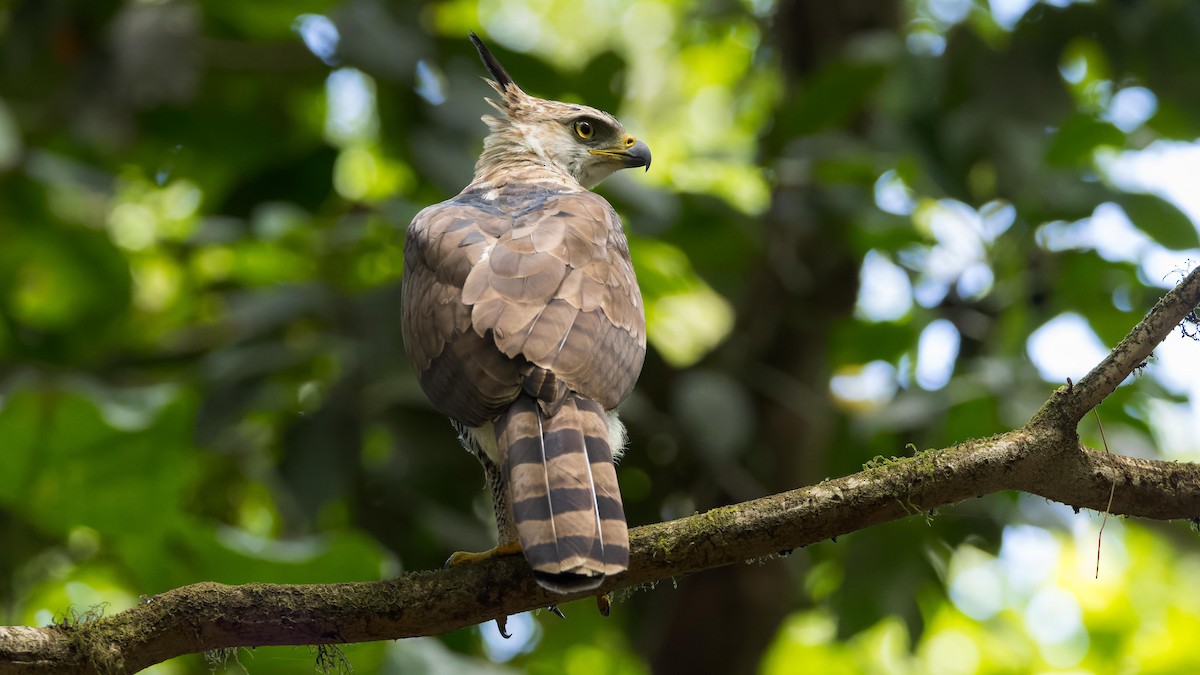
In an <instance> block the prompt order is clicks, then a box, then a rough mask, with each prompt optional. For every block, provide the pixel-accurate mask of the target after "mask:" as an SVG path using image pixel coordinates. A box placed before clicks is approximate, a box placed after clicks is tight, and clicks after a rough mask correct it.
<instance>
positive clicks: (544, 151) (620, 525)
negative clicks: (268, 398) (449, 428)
mask: <svg viewBox="0 0 1200 675" xmlns="http://www.w3.org/2000/svg"><path fill="white" fill-rule="evenodd" d="M470 37H471V41H472V42H473V43H474V45H475V47H476V49H477V50H478V51H479V55H480V57H481V58H482V59H483V63H484V65H485V66H486V67H487V69H488V71H490V73H491V75H492V77H493V78H494V80H487V82H488V84H490V85H491V87H492V88H493V89H495V91H496V93H497V94H498V95H499V96H498V97H497V99H496V100H492V99H486V100H487V102H488V103H489V104H490V105H491V106H492V107H493V108H495V109H496V110H497V111H498V113H499V114H498V115H485V116H484V117H483V118H482V119H483V121H484V123H486V124H487V126H488V128H489V130H490V133H489V134H488V136H487V138H486V139H485V140H484V144H483V153H482V154H481V155H480V157H479V161H478V162H477V163H476V165H475V177H474V179H473V180H472V181H471V183H470V185H467V187H466V188H464V189H463V190H462V192H460V193H459V194H458V195H457V196H455V197H453V198H451V199H448V200H446V201H444V202H441V203H440V204H435V205H433V206H430V207H428V208H426V209H424V210H423V211H421V212H420V213H419V214H417V216H416V217H415V218H414V219H413V221H412V224H411V225H409V228H408V238H407V241H406V242H405V246H404V278H403V303H404V304H403V335H404V343H405V348H406V350H407V352H408V356H409V359H410V361H411V362H412V366H413V369H414V370H415V371H416V373H417V377H418V379H419V380H420V383H421V388H422V389H423V390H424V391H425V394H426V395H427V396H428V397H429V400H430V401H431V402H432V403H433V406H434V407H435V408H437V409H438V410H439V411H441V412H442V413H444V414H446V415H447V416H449V417H450V419H451V421H452V422H453V423H454V425H455V427H456V428H457V429H458V431H459V439H460V440H461V441H462V443H463V445H464V446H465V447H466V448H467V449H468V450H469V451H470V452H472V453H473V454H475V456H476V457H478V459H479V461H480V462H481V463H482V464H483V468H484V472H485V473H486V477H487V484H488V486H489V487H490V488H491V492H492V502H493V505H494V507H495V511H496V522H497V526H498V529H499V542H498V545H497V546H496V548H494V549H492V550H490V551H487V552H484V553H462V552H459V553H455V554H454V555H453V556H451V558H450V561H449V563H448V564H451V565H454V564H460V563H464V562H471V561H475V560H480V559H483V558H486V557H488V556H492V555H499V554H508V553H513V554H515V553H516V552H518V551H521V552H523V553H524V555H525V559H526V560H528V562H529V565H530V567H531V568H532V569H533V573H534V576H535V578H536V580H537V582H538V583H539V584H541V585H542V586H543V587H545V588H548V589H550V590H552V591H557V592H560V593H570V592H577V591H585V590H591V589H593V588H596V587H597V586H599V585H600V584H601V583H602V582H603V581H604V578H605V577H606V576H610V575H613V574H616V573H618V572H620V571H622V570H624V569H626V568H627V567H628V564H629V535H628V532H627V529H626V522H625V512H624V507H623V506H622V504H621V493H620V490H619V488H618V486H617V476H616V470H615V467H614V465H613V462H614V459H616V458H619V456H620V454H621V453H622V452H623V449H624V444H625V429H624V427H623V426H622V424H621V423H620V422H619V421H618V420H617V416H616V413H615V412H614V411H613V409H614V408H616V406H617V404H618V403H620V402H621V401H622V400H623V399H624V398H625V397H626V396H627V395H628V394H629V392H630V390H631V389H633V385H634V382H635V381H636V380H637V378H638V374H639V373H640V372H641V369H642V362H643V360H644V358H645V355H646V320H645V314H644V311H643V307H642V296H641V291H640V290H639V289H638V285H637V279H636V278H635V276H634V271H633V264H632V263H631V262H630V259H629V245H628V242H627V241H626V239H625V234H624V232H623V230H622V229H621V221H620V219H619V218H618V216H617V213H616V211H614V210H613V208H612V206H611V205H609V203H608V202H607V201H605V200H604V198H602V197H600V196H599V195H597V194H595V193H593V192H590V191H589V188H591V187H593V186H595V185H596V184H597V183H599V182H600V181H601V180H603V179H604V178H606V177H608V176H609V175H611V174H613V173H614V172H616V171H618V170H620V169H627V168H632V167H646V168H647V169H649V167H650V149H649V148H648V147H646V144H645V143H643V142H641V141H639V140H637V139H636V138H634V137H633V136H630V135H629V134H628V133H627V132H626V131H625V128H624V127H622V126H621V123H620V122H618V121H617V119H616V118H615V117H613V116H612V115H610V114H608V113H606V112H603V111H600V110H597V109H595V108H590V107H588V106H584V105H574V104H569V103H560V102H557V101H548V100H543V99H539V98H535V97H533V96H530V95H528V94H526V93H525V92H524V91H522V90H521V88H520V87H518V86H517V85H516V83H514V82H513V79H512V78H511V77H509V75H508V73H507V72H506V71H505V70H504V67H503V66H501V65H500V62H499V61H497V60H496V57H495V56H493V55H492V53H491V52H490V51H489V50H488V48H487V47H486V46H485V45H484V44H483V42H482V41H481V40H480V39H479V37H478V36H477V35H475V34H474V33H472V34H471V36H470Z"/></svg>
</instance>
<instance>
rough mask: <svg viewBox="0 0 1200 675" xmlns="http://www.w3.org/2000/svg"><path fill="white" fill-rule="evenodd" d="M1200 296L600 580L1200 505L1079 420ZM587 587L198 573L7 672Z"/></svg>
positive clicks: (467, 618) (481, 574) (28, 634)
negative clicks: (936, 522) (1043, 514)
mask: <svg viewBox="0 0 1200 675" xmlns="http://www.w3.org/2000/svg"><path fill="white" fill-rule="evenodd" d="M1197 304H1200V268H1198V269H1197V270H1193V271H1192V272H1191V273H1190V274H1189V275H1187V277H1186V278H1185V279H1184V280H1183V281H1182V282H1181V283H1180V284H1179V286H1177V287H1176V288H1175V289H1174V290H1172V291H1171V292H1169V293H1167V294H1166V295H1165V296H1164V297H1163V298H1162V300H1160V301H1159V303H1158V304H1157V305H1156V306H1155V307H1154V309H1153V310H1151V312H1150V313H1149V314H1148V315H1147V316H1146V318H1145V319H1143V320H1142V321H1141V322H1140V323H1139V324H1138V325H1137V326H1135V327H1134V329H1133V330H1132V331H1130V333H1129V335H1127V336H1126V337H1125V339H1124V340H1122V341H1121V343H1120V344H1119V345H1118V346H1117V347H1116V349H1114V350H1113V351H1112V353H1111V354H1109V356H1108V357H1107V358H1105V359H1104V361H1103V362H1102V363H1101V364H1100V365H1098V366H1097V367H1096V368H1095V369H1093V370H1092V372H1090V373H1088V374H1087V375H1086V376H1085V377H1084V378H1083V379H1082V380H1080V381H1079V382H1078V383H1075V384H1074V385H1069V386H1066V387H1062V388H1060V389H1059V390H1057V391H1056V392H1055V393H1054V394H1053V395H1052V396H1051V397H1050V399H1049V400H1048V401H1047V402H1046V404H1045V405H1043V406H1042V408H1041V410H1039V411H1038V412H1037V414H1035V415H1034V417H1033V418H1032V419H1031V420H1030V422H1029V423H1028V424H1026V425H1025V426H1024V427H1022V428H1020V429H1015V430H1013V431H1010V432H1008V433H1005V434H1001V435H998V436H994V437H992V438H987V439H981V440H974V441H968V442H965V443H961V444H959V445H956V446H953V447H950V448H944V449H940V450H929V451H926V452H922V453H919V454H917V455H916V456H914V457H909V458H897V459H893V460H887V461H885V462H883V463H881V465H879V466H872V467H869V468H867V469H865V470H864V471H861V472H859V473H856V474H853V475H850V476H845V477H842V478H837V479H834V480H828V481H824V482H822V483H819V484H817V485H811V486H808V487H803V488H799V489H796V490H791V491H789V492H784V493H781V494H777V495H771V496H769V497H763V498H761V499H755V500H752V501H748V502H742V503H739V504H733V505H730V506H724V507H721V508H717V509H713V510H711V511H708V512H705V513H701V514H697V515H694V516H691V517H688V518H682V519H679V520H673V521H669V522H665V523H656V524H654V525H647V526H644V527H638V528H635V529H633V530H631V532H630V547H631V554H630V567H629V570H628V571H626V572H625V573H623V574H621V575H618V576H616V577H614V578H612V579H609V580H608V582H607V583H605V585H604V586H603V587H602V588H601V590H602V591H604V592H609V591H615V590H618V589H622V588H629V587H636V586H640V585H642V584H647V583H653V582H656V581H660V580H663V579H667V578H671V577H678V576H682V575H687V574H691V573H694V572H699V571H701V570H705V569H711V568H715V567H720V566H724V565H732V564H736V563H739V562H742V561H745V560H753V559H758V558H762V557H765V556H771V555H775V554H786V553H787V552H790V551H791V550H792V549H794V548H797V547H801V546H806V545H808V544H812V543H816V542H819V541H822V540H825V539H829V538H831V537H836V536H839V535H843V534H847V533H849V532H854V531H856V530H860V529H863V528H865V527H869V526H871V525H876V524H879V523H883V522H887V521H892V520H898V519H900V518H904V517H907V516H909V515H912V514H914V513H919V512H925V511H930V510H933V509H936V508H939V507H942V506H946V505H949V504H954V503H957V502H960V501H963V500H965V499H969V498H972V497H980V496H983V495H986V494H990V493H994V492H999V491H1002V490H1021V491H1025V492H1030V493H1033V494H1037V495H1040V496H1042V497H1045V498H1047V499H1052V500H1054V501H1058V502H1062V503H1064V504H1068V505H1070V506H1073V507H1076V508H1090V509H1096V510H1103V509H1105V508H1106V506H1107V504H1108V499H1109V493H1110V489H1111V488H1112V486H1113V485H1114V484H1115V485H1116V488H1117V489H1116V493H1115V497H1114V498H1113V501H1112V507H1111V512H1112V513H1115V514H1123V515H1130V516H1141V517H1145V518H1156V519H1177V518H1183V519H1193V520H1194V519H1196V518H1198V517H1200V465H1196V464H1182V463H1175V462H1165V461H1152V460H1145V459H1135V458H1130V457H1122V456H1118V455H1110V454H1105V453H1098V452H1095V451H1092V450H1089V449H1087V448H1084V447H1081V446H1080V444H1079V440H1078V436H1077V433H1076V425H1077V424H1078V422H1079V420H1080V419H1081V418H1082V417H1083V415H1084V414H1086V413H1087V411H1088V410H1090V409H1091V408H1093V407H1094V406H1096V405H1097V404H1098V403H1099V402H1100V401H1101V400H1103V399H1104V398H1105V397H1106V396H1108V395H1109V394H1111V393H1112V392H1113V391H1114V390H1115V389H1116V387H1117V386H1118V385H1119V384H1120V383H1121V382H1122V381H1124V379H1125V378H1126V377H1128V376H1129V375H1130V373H1132V372H1133V370H1134V369H1136V368H1138V367H1139V366H1140V365H1141V364H1142V363H1143V361H1144V360H1145V359H1146V358H1147V357H1148V356H1149V355H1150V353H1151V352H1152V351H1153V349H1154V347H1155V346H1156V345H1158V344H1159V343H1160V342H1161V341H1162V340H1163V339H1165V338H1166V337H1167V335H1168V334H1169V333H1170V332H1171V330H1173V329H1174V327H1175V326H1177V325H1179V323H1180V322H1181V321H1183V320H1184V319H1185V318H1186V317H1187V316H1188V315H1189V314H1190V313H1191V312H1192V311H1194V309H1195V307H1196V306H1197ZM586 595H588V594H576V595H571V596H560V595H555V594H552V593H549V592H547V591H545V590H544V589H542V588H541V587H539V586H538V585H537V584H536V583H535V582H534V581H533V578H532V576H531V574H530V572H529V569H528V567H527V566H526V564H525V562H524V560H523V559H522V558H520V557H519V556H517V557H505V558H497V559H493V560H490V561H488V562H486V563H483V564H479V565H465V566H461V567H456V568H453V569H448V570H439V571H434V572H418V573H413V574H408V575H406V576H403V577H401V578H399V579H395V580H391V581H380V582H371V583H347V584H313V585H280V584H246V585H243V586H225V585H222V584H216V583H200V584H194V585H191V586H186V587H184V588H179V589H175V590H172V591H168V592H166V593H163V594H161V595H157V596H154V597H153V598H149V599H148V600H147V601H146V602H144V603H143V604H141V605H138V606H137V607H134V608H132V609H128V610H126V611H124V612H121V613H119V614H116V615H114V616H110V617H106V618H102V619H98V620H95V621H88V622H84V623H77V624H74V625H67V624H62V625H54V626H49V627H46V628H29V627H21V626H18V627H8V628H6V627H0V673H5V674H10V673H11V674H13V675H17V674H21V675H24V674H32V673H87V674H91V673H126V672H136V671H137V670H140V669H142V668H145V667H146V666H149V665H151V664H154V663H158V662H160V661H164V660H166V659H168V658H171V657H174V656H178V655H181V654H186V653H190V652H197V651H205V650H210V649H218V648H230V647H251V646H265V645H306V644H309V645H311V644H330V643H340V642H364V641H372V640H390V639H396V638H402V637H412V636H418V635H433V634H439V633H444V632H447V631H451V630H454V629H457V628H462V627H465V626H470V625H473V624H477V623H481V622H484V621H488V620H490V619H494V618H497V617H504V616H508V615H510V614H515V613H518V612H522V611H526V610H530V609H535V608H538V607H545V606H547V605H550V604H554V603H561V602H565V601H567V600H572V599H575V598H579V597H585V596H586Z"/></svg>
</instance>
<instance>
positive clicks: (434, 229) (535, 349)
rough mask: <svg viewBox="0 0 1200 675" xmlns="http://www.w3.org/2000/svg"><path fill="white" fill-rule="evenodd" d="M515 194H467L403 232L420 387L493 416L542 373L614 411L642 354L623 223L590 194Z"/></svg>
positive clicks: (461, 414) (454, 410)
mask: <svg viewBox="0 0 1200 675" xmlns="http://www.w3.org/2000/svg"><path fill="white" fill-rule="evenodd" d="M514 189H516V190H517V193H515V194H506V193H504V192H503V190H501V192H500V193H499V195H494V194H493V199H492V200H490V201H489V200H483V198H482V196H481V195H479V194H478V191H475V192H474V193H472V192H471V189H470V188H468V190H465V191H464V192H463V194H461V195H459V196H458V197H456V198H455V199H452V200H450V201H447V202H443V203H441V204H438V205H435V206H432V207H429V208H427V209H425V210H424V211H422V212H421V213H420V214H418V215H417V217H416V218H415V219H414V220H413V223H412V225H410V226H409V234H408V242H407V243H406V246H405V268H404V275H405V281H404V288H405V293H404V299H403V301H404V309H403V317H404V339H405V344H406V345H407V346H408V350H409V356H410V359H411V360H412V363H413V366H414V368H415V370H416V371H417V373H418V374H419V377H420V380H421V384H422V387H423V388H424V389H425V391H426V393H427V394H429V396H430V399H431V400H433V401H434V404H435V406H436V407H438V408H439V409H440V410H442V411H443V412H446V413H447V414H448V415H450V416H451V417H454V418H455V419H458V420H459V421H461V422H466V423H471V420H477V419H479V418H480V417H481V416H482V417H484V419H485V420H486V419H491V418H493V417H494V416H495V415H496V414H499V412H500V411H501V410H502V409H503V408H504V406H505V405H507V404H508V403H509V402H511V401H512V400H513V399H514V398H515V397H516V395H517V393H518V391H519V389H520V387H521V382H522V380H523V379H524V378H525V377H529V376H532V375H533V374H534V371H535V370H544V371H548V372H549V374H550V375H552V376H553V379H556V380H557V381H559V382H561V383H562V384H565V386H566V387H567V388H569V389H570V390H573V391H575V392H577V393H580V394H582V395H584V396H587V397H589V398H592V399H594V400H596V401H597V402H599V403H600V404H601V405H602V406H603V407H604V408H606V409H611V408H613V407H615V406H616V405H617V403H619V402H620V401H621V400H622V399H624V398H625V396H626V395H627V394H628V393H629V391H630V390H631V389H632V388H633V385H634V382H635V381H636V379H637V375H638V373H639V372H640V371H641V366H642V361H643V360H644V358H645V350H646V335H645V318H644V314H643V308H642V298H641V294H640V291H639V290H638V287H637V281H636V278H635V276H634V272H633V266H632V264H631V263H630V261H629V247H628V243H627V242H626V239H625V235H624V232H623V231H622V229H621V224H620V220H619V219H618V217H617V214H616V212H615V211H613V209H612V207H611V206H609V204H608V202H606V201H605V200H604V199H603V198H602V197H600V196H599V195H596V194H594V193H591V192H566V193H563V192H556V191H553V190H547V189H541V190H536V189H530V188H529V187H527V186H526V187H524V188H521V187H519V186H514ZM494 192H495V191H493V193H494ZM488 352H490V353H488ZM538 377H545V373H543V374H542V375H539V376H538ZM464 382H465V383H468V384H469V385H470V386H469V387H463V386H462V384H463V383H464ZM453 389H459V390H461V393H459V394H457V395H455V394H453V393H452V392H451V390H453ZM551 390H553V391H558V392H559V393H560V394H561V393H562V390H561V387H557V386H556V387H553V388H547V389H546V391H551ZM468 418H469V419H468Z"/></svg>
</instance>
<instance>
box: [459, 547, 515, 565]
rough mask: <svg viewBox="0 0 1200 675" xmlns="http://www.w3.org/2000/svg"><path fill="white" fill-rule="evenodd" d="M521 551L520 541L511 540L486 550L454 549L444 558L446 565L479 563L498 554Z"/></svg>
mask: <svg viewBox="0 0 1200 675" xmlns="http://www.w3.org/2000/svg"><path fill="white" fill-rule="evenodd" d="M520 552H521V543H520V542H517V541H512V542H509V543H507V544H501V545H499V546H497V547H495V548H492V549H488V550H486V551H480V552H478V553H474V552H471V551H455V552H454V553H453V554H451V555H450V558H449V559H448V560H446V567H454V566H456V565H465V564H470V563H480V562H483V561H485V560H488V559H489V558H494V557H496V556H500V555H516V554H517V553H520Z"/></svg>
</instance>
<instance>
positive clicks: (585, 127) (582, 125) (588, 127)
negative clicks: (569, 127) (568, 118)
mask: <svg viewBox="0 0 1200 675" xmlns="http://www.w3.org/2000/svg"><path fill="white" fill-rule="evenodd" d="M575 133H577V134H579V137H580V138H582V139H583V140H585V141H586V140H587V139H589V138H591V137H592V136H593V135H595V133H596V130H595V129H594V128H593V127H592V123H591V122H589V121H587V120H579V121H578V122H576V123H575Z"/></svg>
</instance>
